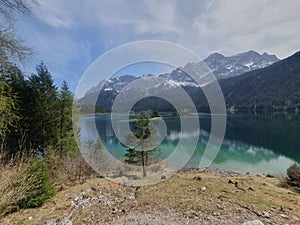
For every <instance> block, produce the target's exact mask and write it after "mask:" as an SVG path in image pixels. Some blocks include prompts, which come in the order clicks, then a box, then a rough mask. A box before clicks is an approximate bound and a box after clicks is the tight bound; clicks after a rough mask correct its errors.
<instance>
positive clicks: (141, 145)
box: [124, 112, 159, 176]
mask: <svg viewBox="0 0 300 225" xmlns="http://www.w3.org/2000/svg"><path fill="white" fill-rule="evenodd" d="M151 134H152V135H151ZM151 137H152V138H151ZM125 139H126V143H125V145H126V146H127V147H129V148H128V150H127V153H126V154H125V155H124V157H125V162H126V163H129V164H135V165H142V167H143V176H146V175H147V174H146V169H145V166H148V161H149V158H150V156H151V155H152V154H154V153H155V152H157V151H158V150H159V149H158V148H157V146H156V136H155V129H154V128H153V127H151V126H150V120H149V117H148V116H147V115H146V114H145V113H144V112H141V113H140V115H139V117H138V118H137V119H136V120H135V122H134V124H133V132H132V133H130V134H127V135H126V137H125Z"/></svg>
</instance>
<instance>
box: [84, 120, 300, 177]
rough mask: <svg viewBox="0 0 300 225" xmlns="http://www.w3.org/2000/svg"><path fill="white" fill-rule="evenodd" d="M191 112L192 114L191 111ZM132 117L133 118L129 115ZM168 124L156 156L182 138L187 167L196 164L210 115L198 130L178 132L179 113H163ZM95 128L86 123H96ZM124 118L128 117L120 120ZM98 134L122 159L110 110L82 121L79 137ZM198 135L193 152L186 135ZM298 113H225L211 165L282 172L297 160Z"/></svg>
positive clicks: (166, 152) (167, 152)
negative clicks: (220, 139) (223, 129)
mask: <svg viewBox="0 0 300 225" xmlns="http://www.w3.org/2000/svg"><path fill="white" fill-rule="evenodd" d="M191 116H193V115H191ZM131 119H132V118H131ZM163 119H164V121H165V123H166V125H167V132H166V133H167V134H166V138H165V139H164V141H163V142H162V143H161V145H160V152H161V153H160V154H159V157H160V158H162V159H164V158H167V157H169V156H170V154H172V152H173V151H174V149H175V148H176V145H177V144H178V141H179V140H180V139H181V140H182V141H183V143H184V144H183V145H182V146H181V154H182V156H184V155H190V154H193V156H192V158H191V159H190V160H189V162H188V163H187V165H186V167H196V166H197V165H199V162H200V160H201V157H202V155H203V152H204V150H205V147H206V144H207V142H208V138H209V135H210V123H211V120H210V115H208V114H200V127H201V130H195V131H189V132H184V133H183V132H181V131H180V120H179V117H177V116H173V115H171V114H163ZM95 121H96V127H97V132H92V131H91V129H89V127H90V126H91V124H92V123H95ZM121 122H127V121H120V123H121ZM98 135H100V137H101V138H102V140H103V141H104V142H105V145H106V148H107V150H108V152H110V153H111V154H112V155H113V156H114V157H115V158H118V159H120V160H123V161H124V155H125V154H126V151H127V148H126V147H124V146H123V145H121V144H120V143H119V141H118V139H117V138H116V137H115V134H114V131H113V129H112V126H111V121H110V114H104V115H97V116H96V117H95V118H94V117H93V116H90V117H85V118H84V119H83V120H82V121H81V139H82V141H83V142H84V141H87V140H89V139H96V138H97V136H98ZM195 136H199V141H198V145H197V148H196V150H195V152H193V150H194V149H193V148H191V146H189V139H190V138H192V137H195ZM299 136H300V116H299V115H297V114H272V115H254V114H241V115H228V117H227V128H226V134H225V139H224V141H223V144H222V147H221V150H220V151H219V153H218V155H217V157H216V159H215V160H214V163H213V164H212V166H213V167H216V168H219V169H224V170H237V171H244V172H255V173H283V172H285V170H286V169H287V168H288V167H289V166H290V165H291V164H292V163H293V162H294V161H297V162H300V150H299V146H300V137H299Z"/></svg>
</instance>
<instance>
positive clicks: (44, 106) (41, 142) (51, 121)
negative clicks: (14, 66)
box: [29, 62, 60, 153]
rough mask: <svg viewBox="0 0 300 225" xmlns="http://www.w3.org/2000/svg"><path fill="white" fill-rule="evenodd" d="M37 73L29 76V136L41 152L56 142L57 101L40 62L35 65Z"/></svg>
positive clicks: (47, 73) (47, 75) (50, 79)
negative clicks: (30, 106) (30, 102)
mask: <svg viewBox="0 0 300 225" xmlns="http://www.w3.org/2000/svg"><path fill="white" fill-rule="evenodd" d="M36 71H37V74H32V75H31V76H30V77H29V85H30V90H31V91H32V97H33V98H32V108H31V115H32V116H31V117H30V124H34V126H32V127H31V129H30V138H31V140H32V141H33V142H32V144H33V146H34V148H35V149H37V150H38V151H39V152H41V153H43V152H44V151H45V150H47V147H48V146H49V145H50V144H51V145H54V144H55V143H56V142H57V124H58V123H59V121H58V119H59V112H60V110H59V102H58V93H57V88H56V87H55V86H54V84H53V79H52V77H51V75H50V73H49V71H48V69H47V67H46V65H45V64H44V63H43V62H41V63H40V64H39V65H37V67H36Z"/></svg>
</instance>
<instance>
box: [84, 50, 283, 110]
mask: <svg viewBox="0 0 300 225" xmlns="http://www.w3.org/2000/svg"><path fill="white" fill-rule="evenodd" d="M278 60H279V59H278V58H277V57H276V56H275V55H268V54H267V53H264V54H262V55H260V54H259V53H257V52H254V51H248V52H245V53H240V54H236V55H233V56H230V57H225V56H223V55H222V54H219V53H214V54H211V55H210V56H209V57H207V58H206V59H205V60H204V63H203V62H198V63H187V64H186V65H185V66H184V67H179V68H177V69H174V70H173V71H171V72H170V73H165V74H160V75H158V76H155V75H151V74H147V75H143V76H141V77H136V76H132V75H124V76H120V77H115V78H111V79H106V80H103V81H102V82H101V83H99V84H98V85H96V86H94V87H92V88H91V89H90V90H89V91H88V92H87V93H86V94H85V96H84V97H83V98H82V99H81V100H79V101H80V102H82V103H85V104H94V103H95V102H97V105H101V106H102V107H104V108H106V109H109V110H110V108H111V106H112V103H113V102H114V100H115V98H116V96H117V95H118V94H119V93H120V92H123V94H124V93H130V92H131V93H142V94H144V95H146V96H147V95H148V96H159V95H162V96H166V95H169V96H170V98H172V96H178V95H179V94H178V93H179V92H180V89H181V88H183V89H184V90H186V91H187V92H188V93H189V94H191V93H192V95H199V93H198V90H199V89H200V88H199V87H201V86H205V85H207V84H209V83H211V82H212V81H213V80H214V79H215V78H217V79H223V78H229V77H235V76H238V75H241V74H242V73H245V72H249V71H252V70H255V69H260V68H264V67H267V66H269V65H271V64H272V63H274V62H276V61H278ZM213 74H214V76H213ZM174 93H176V94H174ZM125 96H127V95H125ZM134 98H135V96H134V95H128V96H127V97H126V98H124V99H123V100H122V101H124V102H127V101H128V102H129V101H130V100H132V99H134ZM183 101H184V100H183Z"/></svg>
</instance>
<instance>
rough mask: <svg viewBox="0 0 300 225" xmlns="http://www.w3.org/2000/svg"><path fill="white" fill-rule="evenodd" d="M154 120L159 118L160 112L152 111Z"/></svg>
mask: <svg viewBox="0 0 300 225" xmlns="http://www.w3.org/2000/svg"><path fill="white" fill-rule="evenodd" d="M151 117H152V118H154V117H159V112H158V111H157V110H153V111H152V115H151Z"/></svg>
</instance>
